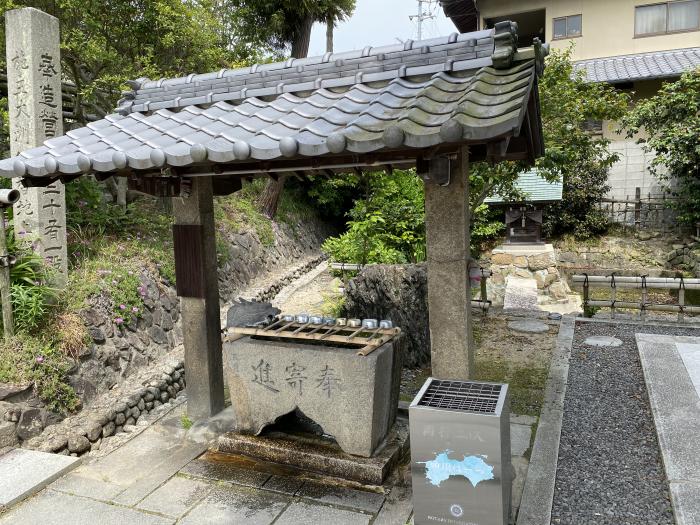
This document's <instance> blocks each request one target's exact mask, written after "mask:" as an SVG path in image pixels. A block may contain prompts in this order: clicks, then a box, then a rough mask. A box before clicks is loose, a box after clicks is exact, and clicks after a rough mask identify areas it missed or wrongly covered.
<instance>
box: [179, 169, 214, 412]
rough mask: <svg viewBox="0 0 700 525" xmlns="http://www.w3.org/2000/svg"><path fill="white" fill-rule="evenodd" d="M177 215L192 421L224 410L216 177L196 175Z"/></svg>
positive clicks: (181, 304)
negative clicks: (217, 252) (214, 185)
mask: <svg viewBox="0 0 700 525" xmlns="http://www.w3.org/2000/svg"><path fill="white" fill-rule="evenodd" d="M173 214H174V216H175V225H174V226H173V240H174V245H175V274H176V278H177V294H178V296H179V297H180V306H181V310H182V331H183V339H184V345H185V373H186V375H187V412H188V415H189V416H190V417H191V418H192V419H195V420H197V419H205V418H208V417H211V416H213V415H214V414H216V413H218V412H220V411H221V410H223V408H224V376H223V364H222V355H221V318H220V312H219V282H218V274H217V266H216V241H215V239H216V232H215V228H214V199H213V187H212V178H211V177H195V178H193V180H192V193H191V195H190V197H188V198H174V199H173Z"/></svg>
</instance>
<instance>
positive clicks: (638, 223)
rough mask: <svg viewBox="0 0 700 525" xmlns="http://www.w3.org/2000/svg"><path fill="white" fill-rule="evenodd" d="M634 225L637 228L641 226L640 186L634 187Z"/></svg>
mask: <svg viewBox="0 0 700 525" xmlns="http://www.w3.org/2000/svg"><path fill="white" fill-rule="evenodd" d="M634 226H635V229H637V230H639V229H641V226H642V188H635V189H634Z"/></svg>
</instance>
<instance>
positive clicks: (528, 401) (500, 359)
mask: <svg viewBox="0 0 700 525" xmlns="http://www.w3.org/2000/svg"><path fill="white" fill-rule="evenodd" d="M509 320H511V318H510V317H508V316H505V315H503V314H502V313H490V314H488V315H486V316H483V317H482V316H475V317H474V320H473V321H474V342H475V344H476V348H477V350H476V356H475V364H476V375H475V377H474V379H477V380H482V381H493V382H498V383H508V384H509V385H510V389H511V402H510V404H511V412H512V413H514V414H519V415H529V416H539V414H540V409H541V408H542V401H543V399H544V388H545V384H546V382H547V375H548V374H549V363H550V360H551V358H552V352H553V350H554V347H555V345H556V340H557V335H558V333H559V322H558V321H544V322H546V323H547V324H549V332H547V333H542V334H529V333H520V332H515V331H513V330H511V329H509V328H508V321H509ZM429 376H430V369H429V368H422V369H421V368H419V369H408V370H405V371H404V374H403V382H402V383H403V384H402V388H401V398H402V399H403V400H405V401H411V400H413V398H414V397H415V395H416V393H417V392H418V390H419V389H420V387H421V386H422V385H423V383H424V382H425V380H426V379H427V378H428V377H429Z"/></svg>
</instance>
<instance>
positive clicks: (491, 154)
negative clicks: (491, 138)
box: [486, 137, 510, 164]
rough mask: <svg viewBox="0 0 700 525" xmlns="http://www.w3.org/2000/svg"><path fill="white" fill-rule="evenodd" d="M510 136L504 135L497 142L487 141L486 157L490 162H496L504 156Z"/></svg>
mask: <svg viewBox="0 0 700 525" xmlns="http://www.w3.org/2000/svg"><path fill="white" fill-rule="evenodd" d="M509 144H510V137H506V138H504V139H501V140H499V141H497V142H489V143H488V144H487V145H486V158H487V159H488V161H489V162H490V163H492V164H493V163H496V162H499V161H501V160H504V159H505V158H506V153H507V152H508V146H509Z"/></svg>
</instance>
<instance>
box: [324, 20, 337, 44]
mask: <svg viewBox="0 0 700 525" xmlns="http://www.w3.org/2000/svg"><path fill="white" fill-rule="evenodd" d="M334 27H335V21H334V20H333V17H332V16H329V17H328V18H327V19H326V53H332V52H333V29H334Z"/></svg>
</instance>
